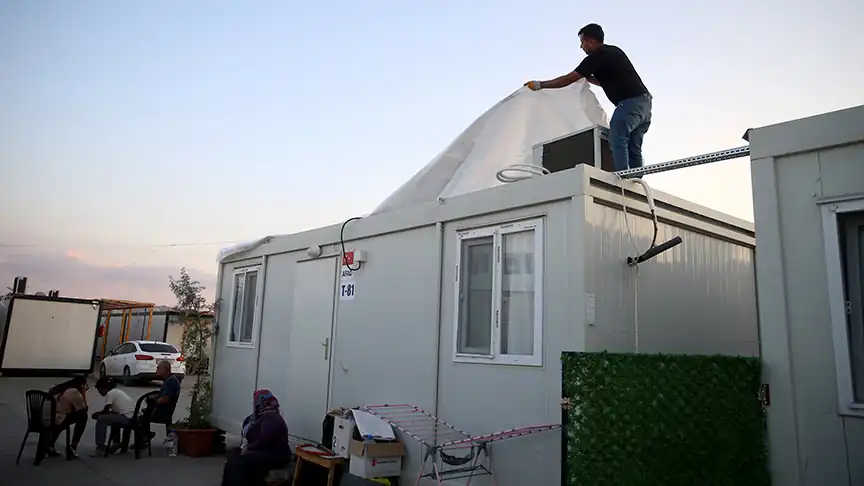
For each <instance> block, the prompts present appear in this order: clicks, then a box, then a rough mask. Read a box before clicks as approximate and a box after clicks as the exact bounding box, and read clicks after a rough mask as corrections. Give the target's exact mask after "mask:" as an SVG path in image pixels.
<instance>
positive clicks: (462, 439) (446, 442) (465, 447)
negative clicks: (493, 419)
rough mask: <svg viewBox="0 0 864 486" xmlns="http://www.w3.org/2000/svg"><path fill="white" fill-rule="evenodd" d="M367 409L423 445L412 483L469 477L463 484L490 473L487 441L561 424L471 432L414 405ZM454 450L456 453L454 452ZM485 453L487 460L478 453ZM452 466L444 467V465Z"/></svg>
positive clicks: (549, 428) (531, 432)
mask: <svg viewBox="0 0 864 486" xmlns="http://www.w3.org/2000/svg"><path fill="white" fill-rule="evenodd" d="M365 408H366V410H367V411H368V412H369V413H371V414H373V415H375V416H377V417H378V418H380V419H381V420H383V421H385V422H387V423H388V424H390V425H392V426H393V427H395V428H396V429H398V430H399V431H400V432H402V433H403V434H405V435H407V436H409V437H411V438H413V439H414V440H416V441H417V442H419V443H420V444H421V445H423V449H424V456H423V462H422V464H421V465H420V472H418V473H417V481H416V482H415V483H414V484H415V486H416V485H419V484H420V480H421V479H423V478H434V479H435V480H436V481H437V483H438V484H439V485H440V484H441V483H442V482H443V481H446V480H450V479H461V478H468V482H467V483H466V486H469V485H470V484H471V479H472V478H473V477H474V476H483V475H489V476H491V477H492V478H491V479H492V484H493V485H494V484H495V475H494V474H492V459H491V456H490V455H489V443H490V442H496V441H499V440H504V439H512V438H514V437H522V436H526V435H532V434H537V433H540V432H546V431H549V430H554V429H557V428H560V427H561V426H560V425H551V424H550V425H533V426H528V427H519V428H515V429H508V430H502V431H501V432H495V433H494V434H486V435H478V436H472V435H470V434H468V433H467V432H464V431H462V430H459V429H457V428H456V427H454V426H453V425H451V424H449V423H447V422H445V421H443V420H441V419H439V418H438V417H436V416H434V415H432V414H430V413H428V412H426V411H424V410H423V409H421V408H419V407H416V406H414V405H367V406H366V407H365ZM454 453H455V454H454ZM481 454H482V455H484V456H486V464H484V463H483V462H481V461H480V455H481ZM430 460H431V462H432V468H431V471H429V472H426V464H427V463H428V462H429V461H430ZM445 464H446V465H448V466H451V467H449V468H446V467H445V466H444V465H445Z"/></svg>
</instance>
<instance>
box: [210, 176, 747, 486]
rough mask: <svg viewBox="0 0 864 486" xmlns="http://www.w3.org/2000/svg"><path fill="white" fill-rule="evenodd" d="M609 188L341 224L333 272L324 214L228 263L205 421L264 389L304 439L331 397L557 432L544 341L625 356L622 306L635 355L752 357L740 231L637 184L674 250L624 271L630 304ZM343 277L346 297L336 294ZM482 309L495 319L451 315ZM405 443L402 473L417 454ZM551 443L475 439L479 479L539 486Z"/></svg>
mask: <svg viewBox="0 0 864 486" xmlns="http://www.w3.org/2000/svg"><path fill="white" fill-rule="evenodd" d="M617 184H618V183H617V180H616V178H615V177H614V176H613V175H611V174H608V173H605V172H602V171H600V170H597V169H594V168H592V167H587V166H581V165H580V166H577V167H576V168H575V169H572V170H568V171H563V172H559V173H556V174H553V175H549V176H545V177H540V178H535V179H531V180H526V181H521V182H517V183H512V184H508V185H504V186H501V187H495V188H491V189H486V190H482V191H478V192H475V193H470V194H466V195H462V196H458V197H454V198H452V199H448V200H446V202H445V203H443V204H438V203H434V202H433V203H428V204H421V205H419V206H416V207H413V208H407V209H403V210H400V211H394V212H384V213H381V214H376V215H372V216H370V217H367V218H364V219H363V220H361V221H354V222H351V223H348V225H347V226H346V229H345V238H346V242H345V244H346V248H347V249H348V250H358V251H363V252H365V254H366V257H367V261H365V262H363V263H362V267H361V268H360V269H359V270H358V271H356V272H353V275H352V276H351V279H352V280H350V281H344V280H342V276H341V275H340V268H339V265H338V258H339V255H340V245H339V230H340V226H341V225H336V226H331V227H326V228H321V229H318V230H313V231H308V232H304V233H299V234H296V235H289V236H279V237H274V238H272V239H269V240H267V241H265V242H263V243H262V244H260V245H258V246H257V247H253V248H251V249H249V250H247V251H244V252H242V253H238V254H235V255H232V256H230V257H228V258H227V260H226V261H225V262H223V264H222V265H221V267H220V278H219V290H218V292H217V294H218V296H219V297H220V298H221V299H223V302H222V306H221V308H220V312H219V315H218V318H217V322H218V329H219V334H218V337H217V339H216V346H215V349H214V352H215V355H214V359H213V367H212V370H213V373H214V400H213V420H214V422H215V423H216V424H217V425H218V426H220V427H222V428H225V429H226V430H229V431H232V432H235V433H236V432H237V431H239V429H240V424H241V422H242V420H243V418H244V417H245V416H246V415H247V414H248V413H250V411H251V406H252V398H251V397H252V393H253V391H254V390H255V389H256V388H263V387H266V388H270V389H271V390H273V392H274V393H275V394H276V395H277V396H278V397H279V399H280V401H281V402H282V403H283V407H284V411H285V416H286V420H287V422H288V425H289V430H290V432H291V433H292V434H295V435H298V436H300V437H306V438H308V439H311V440H313V441H316V442H317V441H320V438H321V423H322V420H323V418H324V414H325V412H326V409H327V407H338V406H348V407H351V406H363V405H372V404H382V403H391V404H393V403H410V404H414V405H417V406H419V407H421V408H423V409H425V410H427V411H428V412H430V413H433V414H436V415H439V416H440V417H441V418H442V419H443V420H446V421H448V422H451V423H453V424H454V425H456V426H457V427H459V428H461V429H463V430H465V431H467V432H469V433H471V434H478V435H479V434H483V433H490V432H496V431H500V430H503V429H507V428H512V427H519V426H524V425H539V424H547V423H551V424H557V423H560V420H561V411H560V398H561V393H560V389H561V372H560V355H561V352H562V351H581V350H589V351H596V350H604V349H608V350H615V351H633V350H635V349H636V341H637V333H636V332H635V331H636V327H637V319H636V313H635V312H634V311H635V307H636V306H637V305H638V309H639V312H638V327H639V333H638V341H639V351H646V352H656V351H671V352H691V353H727V354H742V355H756V354H758V349H759V348H758V333H757V332H758V331H757V322H756V305H755V295H754V288H755V282H754V279H755V277H754V273H753V266H752V260H753V246H754V240H753V228H752V225H750V224H749V223H747V222H744V221H740V220H736V219H734V218H731V217H729V216H726V215H722V214H720V213H717V212H714V211H711V210H708V209H706V208H702V207H699V206H696V205H694V204H692V203H688V202H686V201H683V200H680V199H678V198H674V197H672V196H668V195H666V194H662V193H656V194H655V195H654V198H655V200H656V201H657V205H658V208H659V209H658V217H659V218H660V228H659V229H660V231H659V237H658V242H660V241H665V240H666V239H668V238H671V237H672V236H673V235H680V236H681V237H682V238H683V239H684V243H683V244H682V245H681V246H679V247H677V248H675V249H673V250H671V251H669V252H667V253H665V254H661V255H660V256H659V257H657V258H655V259H653V260H650V261H648V262H646V263H643V264H642V265H641V266H640V274H639V284H638V285H639V288H638V295H637V294H636V293H634V287H633V282H634V274H633V270H632V269H631V268H630V267H628V266H627V265H626V257H627V256H628V255H633V254H634V252H633V250H632V249H631V248H632V245H631V243H630V240H629V236H627V231H626V228H625V226H624V221H623V217H622V214H623V213H622V212H621V211H620V204H621V192H620V186H618V185H617ZM625 187H626V188H627V190H628V199H627V207H628V212H629V216H628V223H629V225H630V227H631V230H632V232H633V234H634V238H635V240H636V243H637V245H639V246H640V248H641V249H642V250H643V251H644V249H645V248H647V244H648V243H650V237H651V234H650V231H651V228H652V224H651V220H649V219H647V218H645V215H646V214H647V209H646V208H647V205H646V204H645V203H644V202H643V201H644V197H643V196H642V189H641V187H639V186H637V185H636V184H634V183H632V182H625ZM310 247H312V248H311V249H310ZM319 247H320V250H321V253H320V255H318V256H316V255H317V252H316V251H314V250H316V249H317V248H319ZM496 248H500V250H495V249H496ZM307 250H308V251H307ZM493 250H494V251H500V254H501V255H502V257H501V258H493V256H492V255H493V254H494V253H493ZM310 255H313V256H314V257H311V256H310ZM355 265H356V264H355ZM493 275H494V276H496V278H495V279H493V278H492V276H493ZM346 282H350V283H352V284H353V285H354V287H353V288H354V293H352V294H350V295H342V296H340V295H338V294H339V293H341V288H342V285H345V284H346ZM634 299H635V301H634ZM492 302H496V304H494V305H493V304H492ZM680 307H684V309H681V308H680ZM490 309H492V314H490ZM484 313H485V314H484ZM493 314H495V315H499V316H500V321H499V322H500V323H501V325H500V326H490V327H484V326H479V327H477V326H474V324H470V325H465V326H462V327H460V326H459V325H458V323H459V322H461V321H462V320H465V319H468V317H466V316H469V315H472V316H480V317H475V318H474V319H473V320H472V321H470V322H490V323H491V322H492V321H491V320H490V317H484V316H491V315H493ZM465 322H469V321H467V320H465ZM511 322H512V323H514V324H509V323H511ZM522 322H529V323H530V322H534V323H536V327H530V326H529V327H525V326H522V327H519V326H518V325H517V324H518V323H522ZM472 326H473V327H472ZM505 349H506V350H508V351H507V352H508V353H509V354H507V353H502V352H501V351H502V350H505ZM457 351H458V352H457ZM481 352H482V353H486V354H489V355H490V357H486V358H483V357H477V356H476V354H477V353H481ZM471 353H474V354H471ZM406 446H407V451H408V455H407V457H406V460H405V463H404V466H403V476H404V478H405V479H406V480H409V478H410V481H413V477H414V476H416V471H417V468H418V467H419V463H420V460H421V459H422V456H421V455H420V452H421V449H420V447H419V446H418V445H417V444H416V443H414V442H412V440H411V439H410V438H406ZM560 446H561V435H560V432H557V431H554V432H547V433H544V434H539V435H535V436H529V437H524V438H516V439H510V440H506V441H501V442H496V443H494V444H493V445H492V446H491V447H492V456H493V460H494V471H495V474H496V480H497V484H498V486H515V485H525V484H542V485H547V484H559V483H560V469H561V464H560V461H561V450H560ZM488 479H489V478H488V477H479V478H475V479H474V480H473V481H472V484H478V485H481V486H482V485H487V484H491V483H490V482H489V481H488ZM411 484H413V483H411ZM455 484H459V483H458V482H456V483H455Z"/></svg>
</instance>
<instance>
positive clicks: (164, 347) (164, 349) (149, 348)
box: [138, 343, 177, 353]
mask: <svg viewBox="0 0 864 486" xmlns="http://www.w3.org/2000/svg"><path fill="white" fill-rule="evenodd" d="M138 346H139V347H140V348H141V351H144V352H145V353H176V352H177V348H175V347H174V346H171V345H170V344H166V343H140V344H138Z"/></svg>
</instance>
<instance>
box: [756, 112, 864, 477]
mask: <svg viewBox="0 0 864 486" xmlns="http://www.w3.org/2000/svg"><path fill="white" fill-rule="evenodd" d="M747 138H748V139H749V141H750V146H751V172H752V180H753V202H754V209H755V220H756V226H757V228H758V233H757V239H756V241H757V245H758V249H759V252H758V258H757V260H756V271H757V276H758V282H759V287H758V290H759V320H760V330H761V336H762V357H763V360H764V362H765V370H766V373H765V381H766V382H767V383H769V385H770V387H771V388H770V390H771V405H770V407H768V432H769V437H770V453H771V464H772V476H773V480H774V484H776V485H783V486H786V485H789V486H798V485H802V486H803V485H814V486H815V485H827V484H844V485H845V484H850V485H852V484H864V461H861V459H860V458H861V457H862V455H864V318H862V299H864V294H862V273H864V265H862V261H864V106H858V107H854V108H849V109H846V110H841V111H836V112H832V113H827V114H823V115H818V116H814V117H809V118H804V119H800V120H794V121H790V122H786V123H781V124H778V125H772V126H767V127H764V128H758V129H754V130H750V131H749V132H748V134H747Z"/></svg>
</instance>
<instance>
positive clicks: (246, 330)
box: [240, 271, 258, 343]
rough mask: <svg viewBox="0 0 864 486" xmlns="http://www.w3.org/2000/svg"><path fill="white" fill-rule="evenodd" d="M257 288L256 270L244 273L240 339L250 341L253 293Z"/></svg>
mask: <svg viewBox="0 0 864 486" xmlns="http://www.w3.org/2000/svg"><path fill="white" fill-rule="evenodd" d="M257 290H258V272H257V271H255V272H248V273H246V285H245V289H244V292H243V328H242V331H243V332H242V333H241V334H240V336H241V338H242V339H241V341H243V342H244V343H251V342H252V324H253V323H254V322H255V294H256V292H257Z"/></svg>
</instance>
